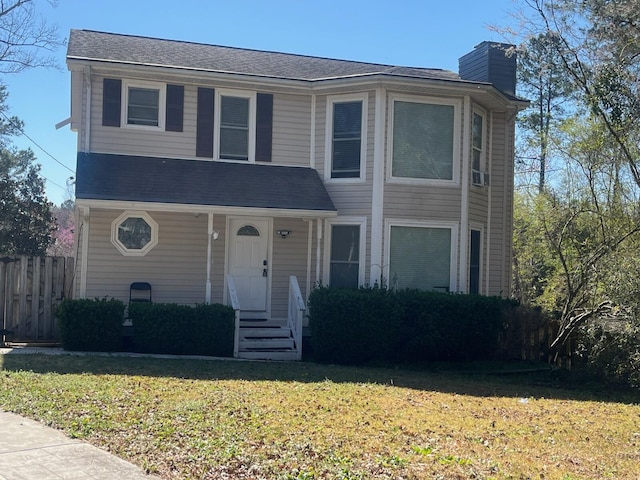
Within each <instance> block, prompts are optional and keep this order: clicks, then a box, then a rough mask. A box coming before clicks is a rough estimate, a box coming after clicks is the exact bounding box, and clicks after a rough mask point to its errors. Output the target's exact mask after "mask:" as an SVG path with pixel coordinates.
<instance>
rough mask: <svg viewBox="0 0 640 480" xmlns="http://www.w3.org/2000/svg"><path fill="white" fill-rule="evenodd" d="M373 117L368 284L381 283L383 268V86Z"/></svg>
mask: <svg viewBox="0 0 640 480" xmlns="http://www.w3.org/2000/svg"><path fill="white" fill-rule="evenodd" d="M374 117H375V123H374V133H373V179H372V181H373V188H372V190H373V192H372V195H371V269H370V270H369V284H370V285H375V284H376V283H381V280H382V272H383V270H384V269H383V259H382V237H383V236H384V229H383V219H384V157H385V155H384V127H385V122H386V118H385V117H386V91H385V89H384V88H377V89H376V103H375V115H374ZM365 234H366V233H365Z"/></svg>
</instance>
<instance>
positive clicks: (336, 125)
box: [325, 93, 367, 180]
mask: <svg viewBox="0 0 640 480" xmlns="http://www.w3.org/2000/svg"><path fill="white" fill-rule="evenodd" d="M366 111H367V94H366V93H365V94H361V95H349V96H330V97H328V98H327V125H326V142H325V143H326V145H325V148H326V155H325V164H326V167H325V178H326V179H347V180H348V179H364V163H365V158H366V123H367V122H366Z"/></svg>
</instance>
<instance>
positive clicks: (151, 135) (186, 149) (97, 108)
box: [91, 77, 197, 158]
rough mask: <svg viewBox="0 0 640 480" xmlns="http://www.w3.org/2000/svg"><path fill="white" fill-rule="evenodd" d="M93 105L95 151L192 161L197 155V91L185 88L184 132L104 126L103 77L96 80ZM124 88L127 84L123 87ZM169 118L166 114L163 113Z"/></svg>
mask: <svg viewBox="0 0 640 480" xmlns="http://www.w3.org/2000/svg"><path fill="white" fill-rule="evenodd" d="M91 88H92V104H91V151H92V152H100V153H115V154H126V155H141V156H147V157H170V158H189V157H194V155H195V148H196V147H195V145H196V124H195V122H196V101H197V97H196V95H197V89H196V87H194V86H185V89H184V126H183V131H182V132H166V131H163V130H159V129H153V128H141V127H132V126H126V125H121V126H120V127H104V126H102V92H103V77H93V79H92V83H91ZM123 88H125V87H124V84H123ZM160 115H165V112H160Z"/></svg>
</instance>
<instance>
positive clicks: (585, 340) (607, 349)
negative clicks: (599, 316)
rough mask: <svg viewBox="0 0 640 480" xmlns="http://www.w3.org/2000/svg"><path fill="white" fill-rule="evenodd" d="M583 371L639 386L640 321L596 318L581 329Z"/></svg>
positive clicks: (635, 386) (610, 382) (580, 349)
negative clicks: (600, 319)
mask: <svg viewBox="0 0 640 480" xmlns="http://www.w3.org/2000/svg"><path fill="white" fill-rule="evenodd" d="M577 353H578V355H579V356H580V357H581V360H582V365H581V366H580V367H579V369H580V370H581V373H583V374H586V376H589V377H591V378H592V379H594V380H597V381H601V382H605V383H608V384H612V385H617V386H624V387H631V388H634V389H640V325H638V324H637V323H635V322H633V321H630V320H619V321H613V322H608V323H604V322H599V321H594V322H591V323H589V324H588V325H585V326H583V327H582V328H581V329H580V333H579V337H578V352H577Z"/></svg>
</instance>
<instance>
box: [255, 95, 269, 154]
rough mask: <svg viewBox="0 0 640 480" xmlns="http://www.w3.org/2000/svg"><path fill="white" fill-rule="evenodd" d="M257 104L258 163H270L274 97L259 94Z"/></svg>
mask: <svg viewBox="0 0 640 480" xmlns="http://www.w3.org/2000/svg"><path fill="white" fill-rule="evenodd" d="M256 103H257V105H256V110H257V112H256V161H257V162H270V161H271V147H272V130H273V95H271V94H270V93H259V94H258V97H257V102H256Z"/></svg>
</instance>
